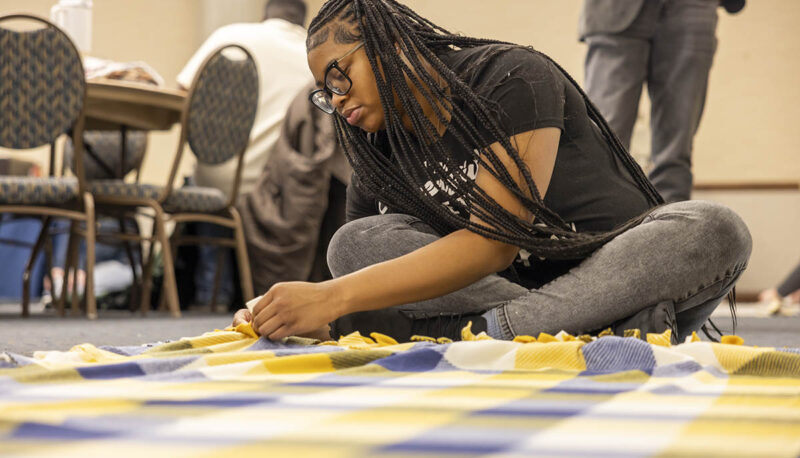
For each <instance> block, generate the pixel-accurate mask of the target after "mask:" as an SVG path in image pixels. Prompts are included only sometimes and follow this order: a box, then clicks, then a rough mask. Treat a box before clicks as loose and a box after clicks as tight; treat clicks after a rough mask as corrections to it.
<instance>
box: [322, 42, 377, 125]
mask: <svg viewBox="0 0 800 458" xmlns="http://www.w3.org/2000/svg"><path fill="white" fill-rule="evenodd" d="M362 46H364V42H363V41H362V42H361V43H359V44H358V46H356V47H354V48H353V49H351V50H350V51H347V53H345V55H343V56H342V57H340V58H338V59H336V60H334V61H333V62H331V63H330V64H328V67H327V68H326V69H325V79H324V80H325V85H324V86H323V88H322V89H317V90H316V91H313V92H312V93H311V94H309V95H308V100H310V101H311V103H313V104H314V106H315V107H317V108H319V109H320V110H322V111H324V112H325V113H327V114H333V112H334V111H336V108H335V107H334V106H333V94H336V95H345V94H347V93H348V92H350V88H351V87H353V81H352V80H351V79H350V78H349V77H348V76H347V75H346V74H345V72H344V70H342V67H339V62H341V61H342V59H344V58H345V57H347V56H349V55H350V54H353V53H354V52H356V51H358V50H359V49H360V48H361V47H362Z"/></svg>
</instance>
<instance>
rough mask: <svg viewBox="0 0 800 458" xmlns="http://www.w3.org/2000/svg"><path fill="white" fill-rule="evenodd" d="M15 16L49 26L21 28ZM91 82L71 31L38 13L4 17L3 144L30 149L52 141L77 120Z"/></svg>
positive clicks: (0, 45)
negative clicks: (13, 24)
mask: <svg viewBox="0 0 800 458" xmlns="http://www.w3.org/2000/svg"><path fill="white" fill-rule="evenodd" d="M9 19H26V20H31V21H37V22H40V23H42V24H43V25H45V26H46V27H44V28H41V29H36V30H27V31H17V30H12V29H8V28H5V27H3V25H2V23H3V22H6V21H7V20H9ZM85 93H86V80H85V78H84V73H83V64H82V63H81V57H80V54H78V50H77V49H75V45H73V44H72V41H70V39H69V38H68V37H67V35H66V34H65V33H64V32H62V31H61V30H60V29H58V28H57V27H56V26H54V25H52V24H50V23H49V22H47V21H45V20H43V19H40V18H36V17H33V16H23V15H12V16H4V17H0V146H1V147H5V148H13V149H29V148H35V147H38V146H42V145H47V144H51V143H52V142H53V141H55V140H56V139H57V138H58V137H59V136H60V135H61V134H63V133H66V132H67V131H68V130H69V129H70V128H71V127H72V126H73V125H74V124H75V122H76V120H77V119H78V117H79V116H80V113H81V108H82V107H83V101H84V94H85Z"/></svg>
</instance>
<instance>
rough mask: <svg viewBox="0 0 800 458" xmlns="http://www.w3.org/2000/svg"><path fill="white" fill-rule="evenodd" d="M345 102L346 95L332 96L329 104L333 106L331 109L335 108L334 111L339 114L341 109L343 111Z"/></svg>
mask: <svg viewBox="0 0 800 458" xmlns="http://www.w3.org/2000/svg"><path fill="white" fill-rule="evenodd" d="M345 100H347V94H345V95H339V94H333V96H332V97H331V103H332V104H333V108H335V109H336V111H338V112H339V113H341V112H342V109H344V102H345Z"/></svg>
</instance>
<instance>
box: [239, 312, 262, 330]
mask: <svg viewBox="0 0 800 458" xmlns="http://www.w3.org/2000/svg"><path fill="white" fill-rule="evenodd" d="M251 321H253V314H252V313H250V310H248V309H239V310H238V311H237V312H236V313H235V314H234V315H233V327H236V326H239V325H240V324H246V323H250V322H251ZM256 332H257V331H256Z"/></svg>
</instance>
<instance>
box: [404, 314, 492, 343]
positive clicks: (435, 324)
mask: <svg viewBox="0 0 800 458" xmlns="http://www.w3.org/2000/svg"><path fill="white" fill-rule="evenodd" d="M470 322H472V328H471V329H472V333H473V334H478V333H481V332H485V331H486V328H487V325H486V318H484V317H483V315H482V314H480V313H469V314H465V313H458V314H446V313H440V314H439V315H437V316H432V317H426V318H416V319H414V320H413V322H412V323H411V336H424V337H432V338H434V339H438V338H439V337H447V338H448V339H450V340H461V330H462V329H464V328H465V327H466V326H467V325H468V324H469V323H470ZM411 336H409V338H411Z"/></svg>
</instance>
